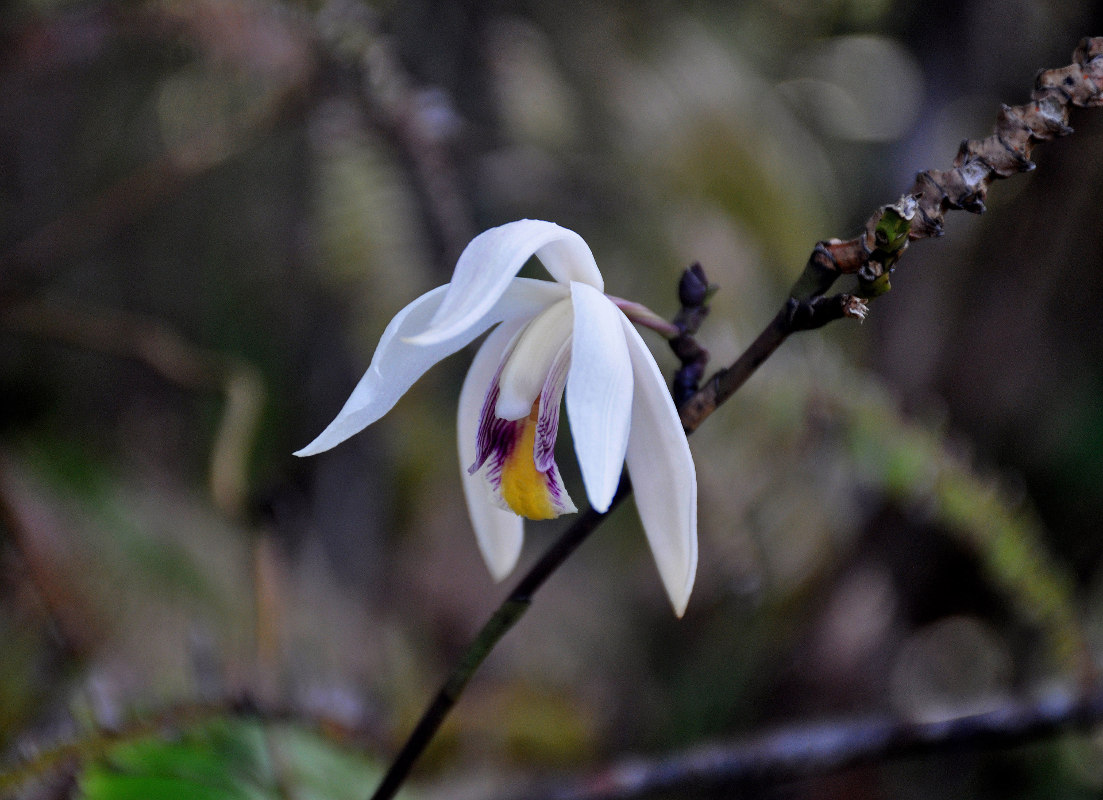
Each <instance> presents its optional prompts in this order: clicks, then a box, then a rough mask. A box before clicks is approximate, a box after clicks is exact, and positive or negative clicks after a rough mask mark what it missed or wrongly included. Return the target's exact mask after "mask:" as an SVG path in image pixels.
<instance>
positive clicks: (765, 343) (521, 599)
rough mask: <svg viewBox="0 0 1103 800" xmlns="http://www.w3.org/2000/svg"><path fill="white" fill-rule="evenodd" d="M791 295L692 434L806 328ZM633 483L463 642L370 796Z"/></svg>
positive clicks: (731, 370)
mask: <svg viewBox="0 0 1103 800" xmlns="http://www.w3.org/2000/svg"><path fill="white" fill-rule="evenodd" d="M807 308H808V307H807V306H806V305H801V304H799V303H797V302H796V301H794V300H790V301H788V302H787V303H786V304H785V305H784V306H783V307H782V309H781V310H780V311H779V312H778V313H777V315H776V316H775V317H774V318H773V320H771V322H770V324H769V325H767V326H766V329H765V330H763V331H762V333H761V334H759V336H758V338H756V339H755V340H754V341H753V342H752V343H751V345H750V347H748V348H747V350H746V351H745V352H744V353H743V355H741V356H740V357H739V358H738V359H737V360H736V361H735V362H734V363H733V364H732V365H731V366H730V367H728V368H727V369H724V370H720V371H719V372H718V373H716V374H715V375H714V376H713V377H712V378H711V379H709V381H708V382H707V383H706V384H705V386H704V387H702V388H701V390H700V391H698V392H697V393H696V394H694V395H693V396H692V397H691V398H690V399H689V400H688V401H687V402H686V403H685V405H684V406H682V409H681V416H682V425H683V427H684V428H685V431H686V433H687V434H690V433H692V432H693V431H694V430H696V429H697V427H698V426H699V425H700V424H701V423H702V422H704V420H705V418H706V417H708V416H709V415H710V414H711V413H712V412H713V411H715V410H716V408H717V407H718V406H719V405H720V404H721V403H723V402H724V401H725V400H727V399H728V398H729V397H731V395H732V394H734V393H735V391H736V390H737V389H739V387H740V386H742V385H743V384H744V383H745V382H746V380H747V379H748V378H749V377H750V376H751V375H753V374H754V371H755V370H756V369H758V367H759V366H761V365H762V363H763V362H765V361H766V359H768V358H769V357H770V355H771V354H772V353H773V352H774V351H775V350H776V349H777V348H778V346H779V345H780V344H781V343H782V342H783V341H785V339H786V338H788V336H789V334H791V333H793V332H794V331H797V330H803V329H805V328H807V327H810V325H809V320H810V319H812V317H811V315H810V314H809V313H805V314H803V316H802V315H801V314H800V313H799V312H800V311H801V309H807ZM631 493H632V486H631V484H630V483H629V480H628V476H627V474H625V475H622V476H621V480H620V487H619V488H618V489H617V493H616V495H615V496H614V497H613V502H612V503H611V504H610V505H609V511H607V512H605V513H604V514H602V513H599V512H597V511H594V510H593V509H592V508H589V509H587V510H586V511H585V512H583V514H582V516H580V517H579V518H578V520H577V521H576V522H575V524H574V525H572V526H571V527H570V528H568V529H567V531H566V532H565V533H564V534H563V535H562V536H561V537H560V538H559V539H558V540H557V541H556V542H555V544H553V545H552V546H551V548H550V549H549V550H548V551H547V552H546V553H544V555H543V557H541V559H540V560H539V561H537V562H536V563H535V564H534V565H533V566H532V568H531V569H530V570H529V571H528V572H527V573H526V574H525V576H524V577H523V578H521V581H520V582H519V583H518V584H517V586H516V588H515V589H514V590H513V591H512V592H511V593H510V595H509V597H507V598H506V599H505V600H504V601H503V602H502V604H501V605H500V606H499V607H498V609H497V610H496V611H495V612H494V614H493V615H492V616H491V617H490V619H489V620H488V621H487V623H486V624H485V625H483V627H482V630H480V631H479V633H478V635H477V636H476V637H475V640H474V641H473V642H472V643H471V644H470V645H469V646H468V647H467V650H466V651H464V653H463V655H462V656H461V657H460V660H459V663H457V664H456V666H455V668H454V669H453V670H452V672H451V674H450V675H449V676H448V678H447V679H446V680H445V682H444V684H443V685H442V686H441V688H440V690H439V691H438V692H437V694H436V696H435V697H434V698H433V701H432V702H431V703H430V704H429V707H428V708H426V709H425V713H423V714H422V716H421V719H420V720H419V721H418V723H417V726H416V727H415V728H414V730H413V732H412V733H411V734H410V736H409V737H408V738H407V739H406V743H405V744H404V745H403V746H402V750H400V751H399V753H398V755H397V756H396V757H395V760H394V761H393V762H392V763H391V766H390V768H389V769H388V770H387V774H386V775H385V776H383V781H382V783H380V784H379V788H378V789H376V790H375V794H373V795H372V796H371V800H391V798H393V797H394V796H395V794H396V793H397V792H398V789H399V787H400V786H401V785H402V783H403V782H404V781H405V780H406V777H407V776H408V775H409V773H410V770H411V769H412V768H413V766H414V763H415V762H416V761H417V759H418V758H419V757H420V756H421V754H422V753H423V752H424V751H425V748H426V747H427V746H428V744H429V742H430V741H431V740H432V739H433V737H434V736H435V735H436V732H437V731H438V730H439V729H440V726H441V724H442V723H443V722H444V719H445V717H446V716H447V715H448V712H449V711H451V710H452V707H453V706H454V705H456V701H457V700H459V698H460V695H461V694H462V693H463V690H464V688H465V687H466V686H467V682H468V681H469V680H471V676H472V675H474V674H475V671H476V670H477V669H478V668H479V665H481V664H482V663H483V661H484V660H485V659H486V657H487V656H488V655H489V654H490V651H491V650H493V649H494V646H495V645H496V644H497V643H498V641H499V640H500V639H501V638H502V637H503V636H505V635H506V633H508V632H509V631H510V629H511V628H513V626H514V625H516V624H517V621H518V620H520V619H521V617H522V616H523V615H524V613H525V612H526V611H528V609H529V606H530V605H531V603H532V596H533V595H534V594H535V593H536V591H537V589H539V588H540V587H541V586H542V585H543V584H544V582H545V581H546V580H547V579H548V578H549V577H550V576H551V574H552V573H553V572H555V570H556V569H558V568H559V566H560V565H561V564H562V563H563V562H564V561H565V560H566V559H567V556H569V555H570V554H571V553H573V552H574V551H575V549H576V548H577V547H578V546H579V545H580V544H582V542H584V541H585V540H586V538H587V537H588V536H589V535H590V534H591V533H593V532H594V530H596V529H597V526H598V525H600V524H601V522H602V521H603V520H604V519H605V517H606V516H607V515H608V514H609V512H611V511H612V510H613V509H615V508H616V507H617V506H618V505H619V504H620V503H621V502H622V501H623V500H624V498H626V497H627V496H628V495H629V494H631Z"/></svg>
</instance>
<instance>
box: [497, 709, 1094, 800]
mask: <svg viewBox="0 0 1103 800" xmlns="http://www.w3.org/2000/svg"><path fill="white" fill-rule="evenodd" d="M1101 721H1103V692H1099V691H1097V692H1094V693H1091V694H1086V695H1082V696H1080V695H1076V694H1071V693H1067V692H1053V693H1051V694H1048V695H1046V696H1045V697H1043V698H1041V699H1038V700H1032V701H1024V702H1010V701H1009V702H1007V703H1005V704H1003V705H1001V706H999V707H998V708H995V709H993V710H991V711H986V712H984V713H979V714H965V715H961V716H954V717H950V718H948V719H940V720H938V721H932V722H911V721H907V720H901V719H887V718H884V717H876V718H868V719H858V720H852V721H843V722H833V723H826V724H822V725H799V726H793V727H790V728H782V729H780V730H777V731H775V732H773V733H769V734H765V735H762V736H757V737H754V738H751V739H747V740H744V741H739V742H733V743H728V744H718V745H712V746H709V747H702V748H695V749H693V750H690V751H687V752H684V753H681V754H678V755H673V756H669V757H666V758H661V759H657V760H654V761H648V760H642V759H635V760H630V761H623V762H621V763H620V764H616V765H613V766H611V767H609V768H607V769H603V770H601V771H600V772H597V773H595V774H593V775H590V776H588V777H585V778H582V779H579V780H575V781H571V782H570V783H569V784H567V785H565V786H564V785H563V782H562V781H557V782H556V786H554V787H549V788H547V789H544V790H539V789H538V790H536V791H533V792H531V793H529V794H525V795H523V797H524V800H629V799H630V798H631V799H632V800H638V799H639V798H644V797H648V796H652V795H655V794H659V793H661V792H667V793H671V796H677V797H685V796H687V794H689V793H692V792H700V793H701V794H702V795H705V794H707V795H708V796H713V794H714V793H715V792H716V791H717V790H719V789H732V788H736V787H740V786H748V785H754V784H761V783H764V782H776V781H780V780H792V779H795V778H804V777H809V776H812V775H827V774H831V773H835V772H839V771H841V770H845V769H848V768H852V767H856V766H860V765H863V764H872V763H880V762H882V761H886V760H889V759H900V758H906V757H909V756H918V755H924V754H928V753H937V752H946V751H948V750H951V749H970V750H979V749H983V748H993V747H1008V746H1011V745H1017V744H1024V743H1027V742H1030V741H1034V740H1037V739H1041V738H1045V737H1048V736H1052V735H1054V734H1056V733H1061V732H1064V731H1074V730H1090V729H1091V728H1093V727H1095V726H1097V725H1099V723H1100V722H1101ZM710 790H711V793H710ZM664 796H665V795H664ZM513 797H516V795H514V796H513Z"/></svg>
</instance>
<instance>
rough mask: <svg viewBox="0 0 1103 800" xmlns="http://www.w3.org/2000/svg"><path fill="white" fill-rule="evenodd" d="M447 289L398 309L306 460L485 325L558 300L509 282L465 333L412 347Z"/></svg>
mask: <svg viewBox="0 0 1103 800" xmlns="http://www.w3.org/2000/svg"><path fill="white" fill-rule="evenodd" d="M448 288H449V287H448V286H439V287H437V288H436V289H433V290H432V291H430V292H427V293H426V294H423V295H422V296H421V297H419V298H418V299H416V300H414V301H413V302H412V303H410V304H409V305H408V306H406V307H405V308H404V309H402V310H401V311H400V312H398V314H397V315H396V316H395V318H394V319H392V320H391V322H390V324H389V325H388V326H387V329H386V330H385V331H383V336H382V338H380V340H379V345H378V347H376V350H375V355H373V356H372V361H371V365H370V366H369V367H368V371H367V372H365V373H364V376H363V377H362V378H361V379H360V382H359V383H357V384H356V388H355V389H353V391H352V395H351V396H350V397H349V399H348V400H347V401H346V402H345V405H344V407H343V408H342V409H341V411H340V412H339V413H338V414H337V416H336V418H335V419H334V420H333V422H331V423H330V424H329V426H328V427H327V428H326V429H325V430H324V431H322V433H321V434H319V436H318V437H317V438H316V439H315V440H314V441H312V442H311V443H310V444H308V445H307V446H306V447H304V448H303V449H302V450H298V451H297V452H296V453H295V455H297V456H312V455H314V454H316V453H321V452H323V451H324V450H329V449H330V448H331V447H334V446H335V445H338V444H340V443H341V442H343V441H344V440H345V439H347V438H349V437H350V436H352V435H353V434H356V433H359V432H360V431H362V430H363V429H364V428H366V427H367V426H368V425H370V424H372V423H373V422H375V421H376V420H377V419H379V418H380V417H382V416H383V415H384V414H386V413H387V412H388V411H390V410H391V408H392V407H393V406H394V404H395V403H396V402H398V398H400V397H401V396H402V395H404V394H405V393H406V391H407V390H408V389H409V388H410V387H411V386H413V384H414V382H415V381H417V379H418V378H420V377H421V376H422V375H424V374H425V372H426V371H427V370H428V369H429V368H430V367H431V366H433V365H434V364H436V363H437V362H438V361H440V360H441V359H443V358H446V357H447V356H450V355H451V354H452V353H455V352H456V351H457V350H459V349H460V348H462V347H464V346H466V345H467V344H469V343H470V342H471V341H473V340H474V339H475V338H476V337H477V336H479V335H480V334H481V333H483V332H484V331H486V329H487V328H489V327H490V326H491V325H493V324H495V323H496V322H500V321H503V320H511V319H518V318H528V317H531V316H532V315H534V314H537V313H539V312H540V311H541V310H542V309H544V308H546V307H547V306H549V305H551V304H552V303H554V302H555V301H556V300H558V299H560V298H562V297H563V294H564V290H563V287H560V286H557V285H556V284H554V283H551V282H550V281H537V280H531V279H527V278H515V279H514V280H513V281H512V282H511V283H509V284H508V285H507V286H506V288H505V290H504V291H503V292H502V293H501V294H500V295H499V296H498V298H497V302H496V303H494V304H492V305H491V306H489V307H488V308H487V309H486V310H485V311H484V312H483V314H482V316H480V317H477V318H475V319H472V320H471V321H470V324H469V325H468V326H467V327H466V328H462V329H459V330H457V331H456V332H455V333H454V334H453V335H452V336H450V337H448V338H445V339H441V340H438V341H436V342H434V343H432V344H429V345H419V344H412V343H411V342H410V337H413V336H416V335H417V334H418V333H421V332H423V331H425V330H426V329H427V327H428V325H429V320H430V319H431V318H432V317H433V315H434V314H435V313H436V312H437V309H438V308H439V307H440V304H441V302H442V301H443V300H444V298H445V296H446V294H447V291H448Z"/></svg>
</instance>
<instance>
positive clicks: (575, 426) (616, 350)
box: [567, 282, 633, 511]
mask: <svg viewBox="0 0 1103 800" xmlns="http://www.w3.org/2000/svg"><path fill="white" fill-rule="evenodd" d="M571 302H572V303H573V305H574V332H573V334H572V336H573V340H572V343H571V367H570V372H569V374H568V377H567V415H568V417H569V418H570V420H571V435H572V437H573V438H574V449H575V453H576V454H577V456H578V466H579V469H580V470H581V472H582V482H583V484H584V485H585V486H586V495H587V496H588V497H589V498H590V503H591V504H592V505H593V507H594V508H595V509H596V510H598V511H606V510H607V509H608V508H609V503H610V502H612V500H613V495H614V494H615V493H616V491H617V484H618V483H619V482H620V473H621V470H622V469H623V466H624V453H625V449H626V448H627V446H628V433H629V427H630V425H631V421H632V383H633V381H632V361H631V358H630V356H629V351H628V345H627V343H626V342H625V334H624V328H623V326H622V324H621V321H622V320H624V315H623V314H622V313H621V312H620V310H619V309H618V308H617V307H616V306H615V305H613V302H612V301H611V300H609V298H607V297H606V296H605V295H603V294H602V293H601V292H599V291H598V290H597V289H594V288H593V287H592V286H588V285H587V284H584V283H578V282H574V283H572V284H571ZM625 322H626V320H625Z"/></svg>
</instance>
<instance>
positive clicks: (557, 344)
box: [495, 298, 574, 419]
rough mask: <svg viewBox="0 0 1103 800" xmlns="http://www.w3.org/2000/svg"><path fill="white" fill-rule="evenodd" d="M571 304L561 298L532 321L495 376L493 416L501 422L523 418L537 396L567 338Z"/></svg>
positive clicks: (569, 333) (518, 338)
mask: <svg viewBox="0 0 1103 800" xmlns="http://www.w3.org/2000/svg"><path fill="white" fill-rule="evenodd" d="M573 321H574V310H573V304H572V303H571V300H570V298H564V299H563V300H560V301H559V302H558V303H555V304H553V305H551V306H549V307H548V308H547V309H546V310H545V311H543V312H541V313H540V314H539V315H538V316H537V317H535V318H534V319H533V320H532V321H531V322H529V324H528V325H526V326H525V329H524V330H523V331H521V333H520V335H519V336H518V337H517V341H516V342H515V343H514V345H513V350H512V352H511V353H510V354H509V356H508V357H507V358H506V360H505V363H504V365H503V368H502V373H501V375H500V376H499V385H500V387H501V392H500V393H499V395H498V400H497V404H496V407H495V413H496V414H497V415H498V416H499V417H501V418H502V419H521V418H523V417H527V416H528V414H529V410H530V409H531V408H532V404H533V403H534V402H536V398H537V397H539V396H540V391H541V389H543V387H544V382H545V381H546V380H547V377H548V373H549V372H550V371H551V368H552V364H553V363H554V362H555V359H556V357H557V356H558V355H559V352H560V350H562V349H563V344H564V343H565V342H566V341H567V340H568V339H570V337H571V327H572V324H573Z"/></svg>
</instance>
